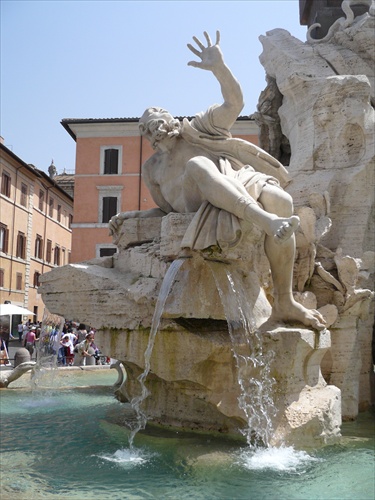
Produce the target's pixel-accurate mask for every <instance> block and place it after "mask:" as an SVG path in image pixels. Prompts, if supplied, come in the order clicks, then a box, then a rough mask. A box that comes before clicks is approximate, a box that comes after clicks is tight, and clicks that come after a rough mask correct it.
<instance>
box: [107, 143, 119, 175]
mask: <svg viewBox="0 0 375 500" xmlns="http://www.w3.org/2000/svg"><path fill="white" fill-rule="evenodd" d="M117 173H118V149H106V150H105V151H104V175H110V174H117Z"/></svg>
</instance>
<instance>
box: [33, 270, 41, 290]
mask: <svg viewBox="0 0 375 500" xmlns="http://www.w3.org/2000/svg"><path fill="white" fill-rule="evenodd" d="M39 278H40V273H38V271H35V273H34V287H35V288H37V287H38V286H39V285H40V281H39Z"/></svg>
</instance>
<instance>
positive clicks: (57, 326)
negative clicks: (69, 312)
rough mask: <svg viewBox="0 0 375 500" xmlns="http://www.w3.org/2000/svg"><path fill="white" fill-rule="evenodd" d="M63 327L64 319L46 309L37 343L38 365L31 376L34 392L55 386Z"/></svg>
mask: <svg viewBox="0 0 375 500" xmlns="http://www.w3.org/2000/svg"><path fill="white" fill-rule="evenodd" d="M63 326H64V318H62V317H61V316H58V315H56V314H51V313H50V312H49V311H48V310H47V309H45V311H44V315H43V320H42V328H41V332H40V336H39V340H38V341H37V343H36V364H35V367H34V368H33V370H32V374H31V388H32V390H40V389H41V388H42V387H46V386H49V387H51V386H52V385H53V378H54V375H55V373H56V369H57V353H58V350H59V347H60V339H61V332H62V329H63Z"/></svg>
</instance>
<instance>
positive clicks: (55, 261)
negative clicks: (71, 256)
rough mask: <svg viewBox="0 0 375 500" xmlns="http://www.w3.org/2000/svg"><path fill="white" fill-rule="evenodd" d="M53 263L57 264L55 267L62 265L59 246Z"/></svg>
mask: <svg viewBox="0 0 375 500" xmlns="http://www.w3.org/2000/svg"><path fill="white" fill-rule="evenodd" d="M53 263H54V264H55V266H59V265H60V247H59V246H58V245H56V246H55V256H54V259H53Z"/></svg>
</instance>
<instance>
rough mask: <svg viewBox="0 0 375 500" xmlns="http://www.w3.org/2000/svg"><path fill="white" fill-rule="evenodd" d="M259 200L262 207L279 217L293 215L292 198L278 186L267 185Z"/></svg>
mask: <svg viewBox="0 0 375 500" xmlns="http://www.w3.org/2000/svg"><path fill="white" fill-rule="evenodd" d="M259 201H260V202H261V204H262V205H263V207H264V209H265V210H267V211H268V212H272V213H274V214H276V215H278V216H279V217H290V216H291V215H293V199H292V197H291V196H290V194H288V193H287V192H286V191H284V190H283V189H281V188H280V187H278V186H272V185H267V186H266V187H265V188H264V189H263V191H262V194H261V196H260V197H259Z"/></svg>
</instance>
